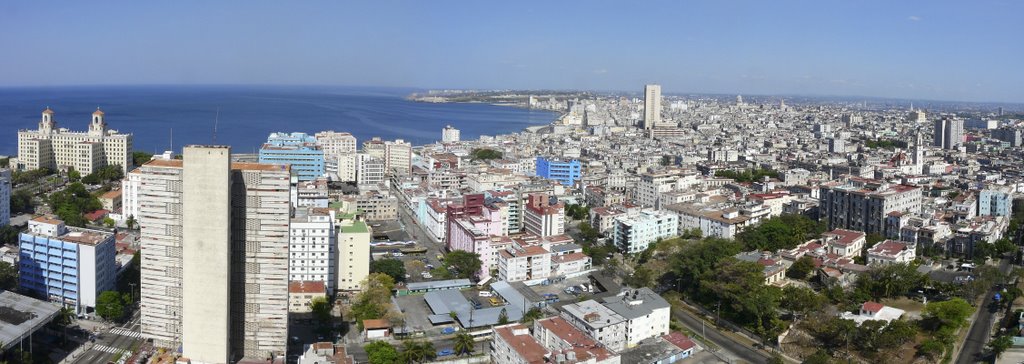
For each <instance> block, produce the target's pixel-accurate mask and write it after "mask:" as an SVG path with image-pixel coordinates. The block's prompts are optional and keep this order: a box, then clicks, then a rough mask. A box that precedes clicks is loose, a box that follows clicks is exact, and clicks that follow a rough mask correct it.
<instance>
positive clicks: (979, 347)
mask: <svg viewBox="0 0 1024 364" xmlns="http://www.w3.org/2000/svg"><path fill="white" fill-rule="evenodd" d="M999 271H1000V272H1002V273H1003V275H1004V276H1005V275H1006V274H1007V273H1009V272H1010V260H1009V259H1005V258H1004V259H1003V260H1001V261H1000V262H999ZM997 291H998V287H992V288H990V289H989V291H988V292H987V293H986V294H985V299H984V300H982V304H981V306H978V315H977V317H975V318H974V321H973V322H971V330H970V331H969V332H968V334H967V339H966V340H964V345H963V348H962V349H961V350H960V356H958V357H957V359H956V362H957V364H969V363H977V362H980V361H982V360H983V359H984V357H983V356H982V355H983V354H984V352H985V344H986V343H988V340H989V336H990V334H991V332H992V321H993V319H994V318H995V313H996V310H993V309H991V308H990V305H991V304H992V297H993V296H995V294H996V292H997Z"/></svg>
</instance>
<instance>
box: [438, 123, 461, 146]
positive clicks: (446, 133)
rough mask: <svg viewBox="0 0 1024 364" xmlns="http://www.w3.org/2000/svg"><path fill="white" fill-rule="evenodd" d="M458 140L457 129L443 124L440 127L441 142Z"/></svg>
mask: <svg viewBox="0 0 1024 364" xmlns="http://www.w3.org/2000/svg"><path fill="white" fill-rule="evenodd" d="M458 141H459V129H455V128H454V127H452V126H451V125H445V127H444V129H441V142H442V143H456V142H458Z"/></svg>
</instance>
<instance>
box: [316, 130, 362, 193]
mask: <svg viewBox="0 0 1024 364" xmlns="http://www.w3.org/2000/svg"><path fill="white" fill-rule="evenodd" d="M316 141H317V144H319V145H320V148H321V149H323V152H324V162H325V167H326V170H327V173H334V174H336V175H337V178H338V180H339V181H342V182H355V180H356V137H355V136H353V135H352V134H349V133H340V132H335V131H322V132H319V133H316Z"/></svg>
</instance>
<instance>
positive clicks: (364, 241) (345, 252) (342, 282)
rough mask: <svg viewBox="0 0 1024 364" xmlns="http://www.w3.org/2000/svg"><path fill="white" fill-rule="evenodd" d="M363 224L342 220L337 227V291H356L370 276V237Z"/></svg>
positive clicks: (358, 221) (370, 231) (370, 233)
mask: <svg viewBox="0 0 1024 364" xmlns="http://www.w3.org/2000/svg"><path fill="white" fill-rule="evenodd" d="M372 235H373V231H372V230H371V229H370V227H369V226H367V225H366V223H365V222H363V221H360V220H355V219H342V220H341V221H340V223H339V226H338V264H337V267H338V275H337V277H338V290H339V291H358V290H359V289H361V288H362V282H363V280H364V279H366V276H367V275H369V274H370V237H371V236H372Z"/></svg>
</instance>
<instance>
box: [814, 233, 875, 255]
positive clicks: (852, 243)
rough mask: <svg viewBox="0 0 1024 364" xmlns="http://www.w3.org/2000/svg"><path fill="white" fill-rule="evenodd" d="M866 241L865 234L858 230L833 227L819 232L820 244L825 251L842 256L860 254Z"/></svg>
mask: <svg viewBox="0 0 1024 364" xmlns="http://www.w3.org/2000/svg"><path fill="white" fill-rule="evenodd" d="M866 242H867V238H866V236H865V235H864V233H862V232H859V231H853V230H845V229H835V230H832V231H829V232H827V233H824V234H821V244H822V245H824V246H825V248H826V249H827V251H828V252H829V253H831V254H835V255H838V256H842V257H850V258H852V257H856V256H860V254H861V252H862V251H863V250H864V244H865V243H866Z"/></svg>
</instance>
